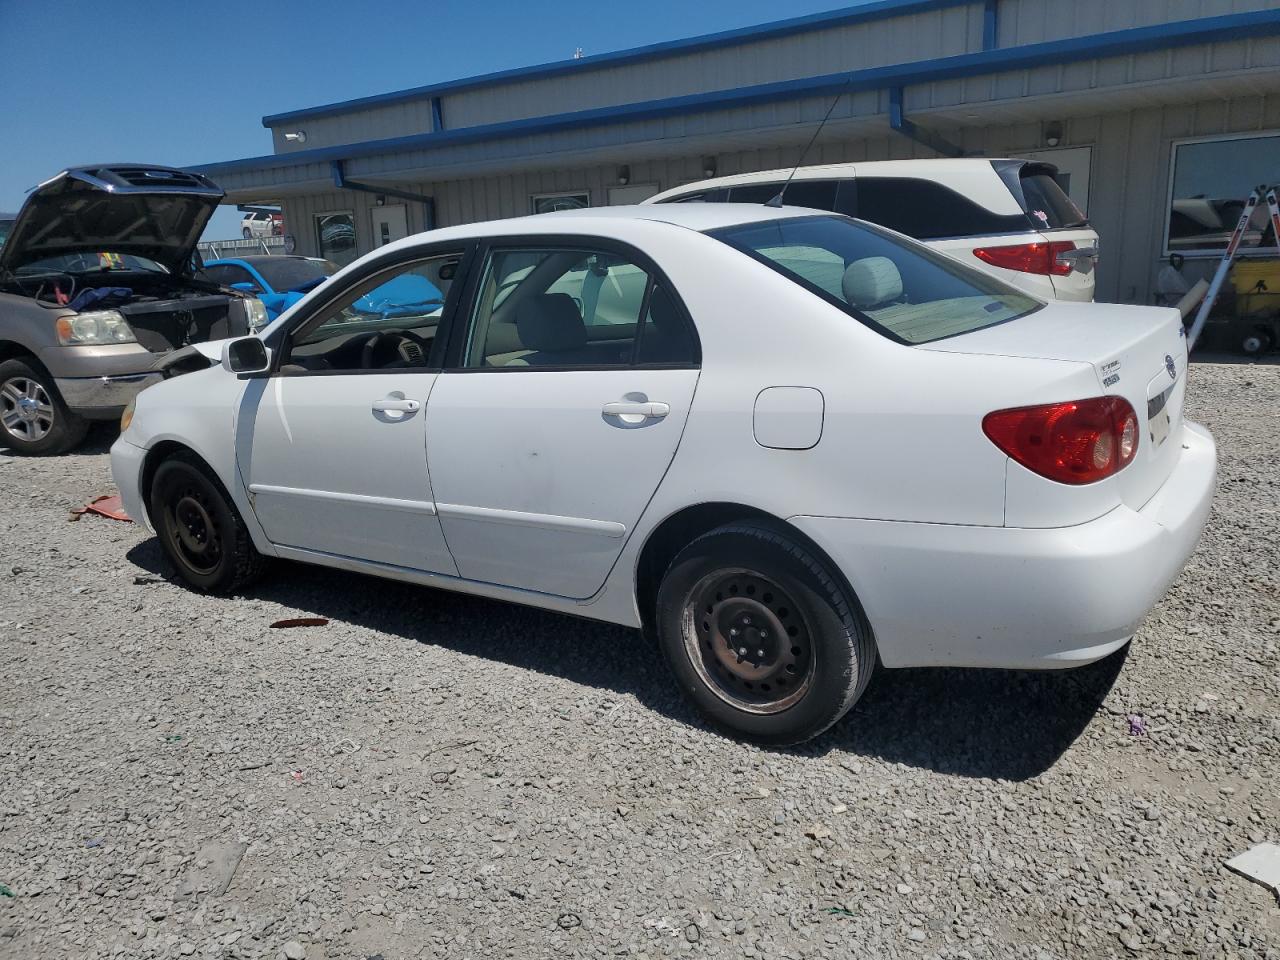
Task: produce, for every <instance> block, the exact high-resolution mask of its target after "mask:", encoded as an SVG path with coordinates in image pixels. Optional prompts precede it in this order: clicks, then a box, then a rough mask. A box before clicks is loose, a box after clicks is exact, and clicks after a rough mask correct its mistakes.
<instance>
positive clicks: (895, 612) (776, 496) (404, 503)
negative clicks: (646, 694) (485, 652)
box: [112, 204, 1216, 743]
mask: <svg viewBox="0 0 1280 960" xmlns="http://www.w3.org/2000/svg"><path fill="white" fill-rule="evenodd" d="M413 288H416V289H417V290H420V291H421V292H417V293H415V292H412V289H413ZM405 290H408V291H409V292H407V293H406V292H405ZM431 291H435V292H436V293H435V295H432V293H431ZM194 351H199V352H201V353H203V354H205V356H206V358H208V359H205V361H204V362H203V363H202V364H201V365H200V366H201V367H202V369H199V370H196V371H193V372H188V373H185V374H184V375H181V376H176V377H173V378H171V379H169V380H166V381H165V382H164V383H162V384H160V385H159V386H157V387H154V388H152V389H150V390H148V391H146V392H145V393H143V394H142V395H141V396H139V397H138V398H137V401H136V403H135V405H134V407H133V408H131V409H130V410H128V411H126V413H125V415H124V417H123V420H122V425H123V427H124V429H123V432H122V433H121V436H120V439H119V440H118V442H117V443H116V444H115V446H114V447H113V448H112V469H113V472H114V475H115V479H116V483H117V485H118V486H119V488H120V491H121V495H122V496H123V498H124V503H125V506H126V509H127V510H128V512H129V514H130V516H132V517H133V518H134V519H135V520H137V521H138V522H140V523H143V524H147V525H149V526H150V527H152V528H153V529H154V530H155V531H156V533H157V536H158V539H159V542H160V545H161V548H162V549H163V551H164V552H165V554H166V555H167V557H168V558H169V560H170V561H171V563H172V564H173V566H174V568H175V569H176V570H177V571H178V573H179V575H180V576H181V577H182V578H183V579H184V580H185V581H186V582H187V583H188V584H190V585H191V586H192V587H194V588H195V589H198V590H202V591H209V592H214V593H226V592H230V591H234V590H236V589H238V588H240V587H241V586H243V585H244V584H246V583H248V582H249V581H250V580H252V579H253V578H254V577H255V576H256V575H257V574H258V573H259V572H260V571H261V568H262V564H263V560H264V558H266V557H272V556H275V557H283V558H288V559H292V560H300V561H305V562H310V563H317V564H322V565H326V566H331V567H336V568H339V569H342V570H345V571H350V572H352V573H369V574H374V575H377V576H385V577H392V578H397V579H402V580H407V581H411V582H415V583H422V584H430V585H433V586H438V587H443V588H447V589H455V590H460V591H464V592H468V593H476V594H482V595H485V596H491V597H497V598H501V599H504V600H509V601H516V602H521V603H526V604H530V605H533V606H538V607H544V608H548V609H553V610H559V611H564V612H570V613H574V614H577V615H579V616H584V617H591V618H595V619H599V620H604V621H609V622H614V623H619V624H625V625H628V626H632V627H639V626H644V627H646V628H648V629H649V630H651V631H653V633H655V634H656V636H657V638H658V640H659V644H660V646H661V649H662V650H663V652H664V654H665V656H666V658H667V661H668V663H669V664H670V666H671V669H672V671H673V673H674V674H675V677H676V679H677V682H678V684H679V686H680V688H681V689H682V690H683V691H684V692H685V693H686V694H687V695H688V696H689V697H690V699H691V700H692V701H693V702H694V703H695V704H696V705H697V706H698V707H699V708H700V709H701V710H702V711H703V712H704V713H705V714H706V715H707V716H708V717H709V718H710V719H711V720H712V721H713V722H714V723H716V724H718V725H719V726H721V727H722V728H724V729H727V730H729V731H730V732H732V733H735V734H739V735H744V736H749V737H753V738H756V739H759V740H762V741H767V742H772V743H790V742H794V741H798V740H803V739H805V738H806V737H810V736H813V735H815V734H817V733H819V732H821V731H822V730H824V729H826V728H827V727H828V726H830V725H831V724H832V723H834V722H835V721H836V720H837V719H839V718H840V717H841V716H842V715H843V714H844V713H845V712H846V711H847V710H848V709H849V707H850V706H851V705H852V704H853V703H854V702H855V701H857V699H858V697H859V696H860V695H861V694H862V691H863V689H864V688H865V686H866V684H867V682H868V680H869V678H870V676H871V673H872V668H873V667H874V665H875V663H876V662H877V658H878V659H879V660H880V661H882V662H883V663H884V665H885V666H886V667H914V666H929V665H947V666H970V667H1010V668H1029V669H1049V668H1059V667H1068V666H1073V665H1077V664H1083V663H1088V662H1090V661H1093V660H1097V659H1098V658H1100V657H1103V656H1106V655H1107V654H1109V653H1111V652H1113V651H1115V650H1117V649H1119V648H1120V647H1122V646H1123V645H1124V644H1125V643H1127V642H1128V641H1129V638H1130V637H1132V635H1133V633H1134V631H1135V630H1136V629H1137V625H1138V623H1139V622H1140V621H1141V619H1142V618H1143V617H1144V616H1145V615H1146V613H1147V611H1148V610H1149V609H1150V608H1151V606H1152V604H1153V603H1154V602H1155V601H1156V600H1157V599H1158V598H1159V596H1160V595H1161V594H1162V593H1163V592H1164V590H1165V588H1166V587H1167V585H1168V584H1169V582H1170V581H1171V580H1172V579H1173V578H1174V577H1175V576H1176V575H1177V573H1178V572H1179V570H1180V569H1181V568H1182V566H1183V563H1184V562H1185V560H1186V558H1187V557H1188V555H1189V554H1190V553H1191V551H1192V549H1193V548H1194V547H1195V544H1196V541H1197V539H1198V537H1199V534H1200V529H1201V526H1202V524H1203V523H1204V520H1205V517H1206V515H1207V513H1208V511H1209V506H1210V499H1211V496H1212V491H1213V487H1214V477H1215V463H1216V459H1215V452H1214V444H1213V440H1212V438H1211V437H1210V435H1209V433H1208V431H1206V430H1205V429H1204V428H1203V427H1200V426H1197V425H1195V424H1192V423H1190V422H1187V421H1185V420H1184V419H1183V413H1182V408H1183V396H1184V392H1185V388H1186V380H1187V378H1186V370H1187V355H1186V346H1185V339H1184V338H1183V336H1182V322H1181V317H1180V316H1179V314H1178V313H1177V312H1176V311H1174V310H1171V309H1167V308H1157V307H1127V306H1117V305H1100V304H1098V305H1095V304H1072V303H1064V302H1051V303H1048V304H1045V303H1044V302H1042V301H1040V300H1039V299H1037V298H1035V297H1032V296H1030V295H1028V294H1027V293H1025V292H1023V291H1020V290H1018V289H1016V288H1014V287H1011V286H1009V285H1008V284H1005V283H1002V282H1000V281H999V280H997V279H995V278H994V277H992V276H991V275H989V274H987V273H983V272H981V271H978V270H975V269H972V268H969V267H966V266H965V265H963V264H962V263H960V262H958V261H957V260H954V259H952V258H950V257H947V256H943V255H941V254H939V253H938V252H936V251H934V250H932V249H930V248H929V247H926V246H923V245H921V244H919V243H916V242H915V241H912V240H909V239H906V238H904V237H902V236H900V235H899V234H896V233H893V232H891V231H888V230H884V229H882V228H880V227H876V226H873V225H870V224H866V223H861V222H859V221H856V220H851V219H849V218H846V217H842V216H835V215H832V214H815V213H814V211H812V210H803V209H798V208H783V209H774V208H770V207H766V206H763V205H752V206H748V205H744V204H683V205H670V206H640V207H606V208H597V209H595V210H579V211H573V212H566V213H550V214H544V215H541V216H536V217H529V218H524V219H517V220H507V221H501V222H496V223H480V224H469V225H466V226H457V227H450V228H446V229H441V230H433V231H431V232H429V233H423V234H419V235H417V236H414V237H410V238H408V239H406V240H402V241H399V242H397V243H393V244H390V245H388V246H385V247H382V248H380V249H378V250H377V251H375V252H373V253H370V254H368V255H366V256H365V257H363V258H362V259H360V260H359V261H357V262H356V263H355V264H353V265H352V266H350V267H349V268H347V269H346V270H344V271H343V272H342V273H341V274H339V275H338V276H336V277H334V278H332V279H330V280H329V281H328V282H327V283H325V284H324V285H322V286H321V287H319V288H317V289H316V290H315V291H313V292H312V293H311V294H310V295H308V296H307V297H306V298H305V299H304V300H303V301H302V302H301V303H299V304H298V305H297V306H296V307H294V309H293V310H291V311H290V312H289V313H288V314H286V315H285V316H283V317H282V318H281V319H280V320H278V321H276V322H275V323H274V324H272V325H271V326H270V327H269V328H268V329H266V330H265V331H263V332H262V333H261V334H260V335H258V336H254V337H246V338H241V339H237V340H231V341H229V342H227V343H224V344H222V345H221V346H220V348H219V347H218V346H215V345H212V344H206V345H202V346H197V347H196V348H193V352H194ZM213 357H219V358H220V362H219V364H218V365H216V366H214V365H211V364H212V363H214V361H213V359H212V358H213ZM1104 376H1105V379H1104ZM610 642H614V641H613V640H612V639H611V640H610ZM635 648H636V651H637V656H641V657H642V656H647V652H646V645H645V644H644V643H641V642H637V643H636V644H635Z"/></svg>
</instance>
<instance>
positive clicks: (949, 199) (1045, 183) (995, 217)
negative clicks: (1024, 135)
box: [645, 158, 1098, 300]
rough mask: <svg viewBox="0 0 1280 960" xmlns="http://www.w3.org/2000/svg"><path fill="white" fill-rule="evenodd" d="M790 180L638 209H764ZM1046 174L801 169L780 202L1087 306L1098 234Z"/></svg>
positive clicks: (731, 183) (888, 166) (728, 186)
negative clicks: (904, 239) (867, 226)
mask: <svg viewBox="0 0 1280 960" xmlns="http://www.w3.org/2000/svg"><path fill="white" fill-rule="evenodd" d="M791 172H792V171H791V170H789V169H788V170H766V171H764V172H761V173H744V174H739V175H737V176H731V177H717V178H716V179H714V180H702V181H699V182H698V183H689V184H685V185H684V186H681V187H676V188H674V189H672V190H667V191H666V192H665V193H659V194H657V195H656V196H654V197H651V198H649V199H648V200H646V201H645V203H696V202H700V203H709V202H720V201H728V202H730V203H765V202H767V201H768V200H770V199H772V198H773V197H776V196H777V195H778V192H779V191H780V190H781V189H782V187H783V184H785V183H786V180H787V177H788V175H790V174H791ZM1056 174H1057V168H1056V167H1054V166H1053V165H1052V164H1048V163H1040V162H1033V161H1030V160H989V159H981V158H963V159H955V160H951V159H939V160H881V161H872V162H868V163H834V164H828V165H825V166H817V167H801V168H800V169H798V170H796V171H795V178H794V179H793V180H792V181H791V183H790V184H789V185H788V186H787V189H786V193H785V194H784V197H783V199H784V200H785V202H786V203H787V204H790V205H791V206H796V207H812V208H815V209H818V210H832V211H835V212H836V213H843V214H845V215H846V216H850V217H857V218H858V219H860V220H866V221H869V222H870V223H877V224H879V225H880V226H882V227H888V228H889V229H891V230H897V231H898V232H899V233H903V234H906V235H907V236H909V237H912V238H914V239H916V240H920V241H921V242H923V243H927V244H928V245H929V246H931V247H933V248H934V249H935V250H941V251H942V252H943V253H946V254H949V255H950V256H953V257H956V258H958V259H959V260H961V261H962V262H964V263H968V264H969V265H970V266H974V267H977V268H978V269H980V270H985V271H987V272H988V273H990V274H992V275H993V276H996V277H999V278H1000V279H1001V280H1004V281H1005V282H1006V283H1011V284H1013V285H1014V286H1015V287H1019V288H1021V289H1023V290H1026V291H1028V292H1029V293H1032V294H1034V295H1035V296H1037V297H1040V298H1041V299H1042V300H1092V299H1093V290H1094V285H1095V276H1094V269H1095V267H1096V266H1097V262H1098V234H1097V233H1096V232H1095V231H1094V229H1093V227H1091V226H1090V225H1089V220H1088V218H1087V217H1086V216H1085V215H1084V213H1082V212H1081V210H1080V209H1079V208H1078V207H1077V206H1076V205H1075V204H1074V203H1073V202H1072V201H1071V198H1070V197H1068V196H1067V195H1066V193H1064V192H1063V190H1062V188H1061V187H1059V186H1058V183H1057V181H1056V180H1055V179H1054V177H1055V175H1056Z"/></svg>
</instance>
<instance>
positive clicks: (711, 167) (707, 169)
mask: <svg viewBox="0 0 1280 960" xmlns="http://www.w3.org/2000/svg"><path fill="white" fill-rule="evenodd" d="M702 175H703V176H704V177H714V176H715V175H716V158H715V157H703V158H702Z"/></svg>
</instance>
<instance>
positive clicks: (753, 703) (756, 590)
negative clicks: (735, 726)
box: [684, 569, 814, 714]
mask: <svg viewBox="0 0 1280 960" xmlns="http://www.w3.org/2000/svg"><path fill="white" fill-rule="evenodd" d="M684 621H685V630H684V641H685V650H686V652H687V653H688V655H689V660H690V662H691V663H692V664H693V667H694V669H695V670H696V671H697V673H698V675H699V677H700V678H701V679H702V681H703V682H704V683H705V684H706V685H707V687H708V688H709V689H710V690H711V691H712V692H713V693H715V694H716V696H718V697H720V698H721V699H722V700H724V701H725V702H726V703H728V704H730V705H732V706H734V707H737V708H738V709H739V710H744V711H746V712H747V713H756V714H770V713H779V712H781V711H783V710H786V709H787V708H788V707H790V706H792V705H793V704H795V703H796V702H797V701H798V700H800V699H801V698H802V697H803V696H804V695H805V693H807V692H808V690H809V687H810V685H811V684H812V682H813V673H814V657H813V647H812V642H811V639H810V633H809V627H808V625H807V624H806V623H805V620H804V617H803V616H801V614H800V612H799V609H798V606H797V604H796V602H795V601H794V600H793V599H792V598H791V597H790V596H788V595H787V593H786V591H784V590H783V589H782V588H781V587H779V586H778V585H777V584H776V583H773V582H772V581H770V580H769V579H768V578H766V577H764V576H762V575H760V574H758V573H754V572H752V571H750V570H745V569H736V570H727V571H725V570H721V571H717V572H716V573H713V574H711V575H709V576H707V577H704V578H703V579H702V580H701V581H699V582H698V583H697V584H696V585H695V586H694V588H693V590H691V591H690V592H689V599H688V602H687V603H686V605H685V611H684Z"/></svg>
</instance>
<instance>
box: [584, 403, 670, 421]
mask: <svg viewBox="0 0 1280 960" xmlns="http://www.w3.org/2000/svg"><path fill="white" fill-rule="evenodd" d="M600 412H601V413H603V414H604V415H605V416H606V417H644V418H645V419H646V420H661V419H662V418H663V417H665V416H666V415H667V414H669V413H670V412H671V404H669V403H662V402H661V401H658V400H646V401H643V402H639V401H635V400H614V401H611V402H610V403H606V404H605V405H604V407H602V408H601V410H600Z"/></svg>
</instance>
